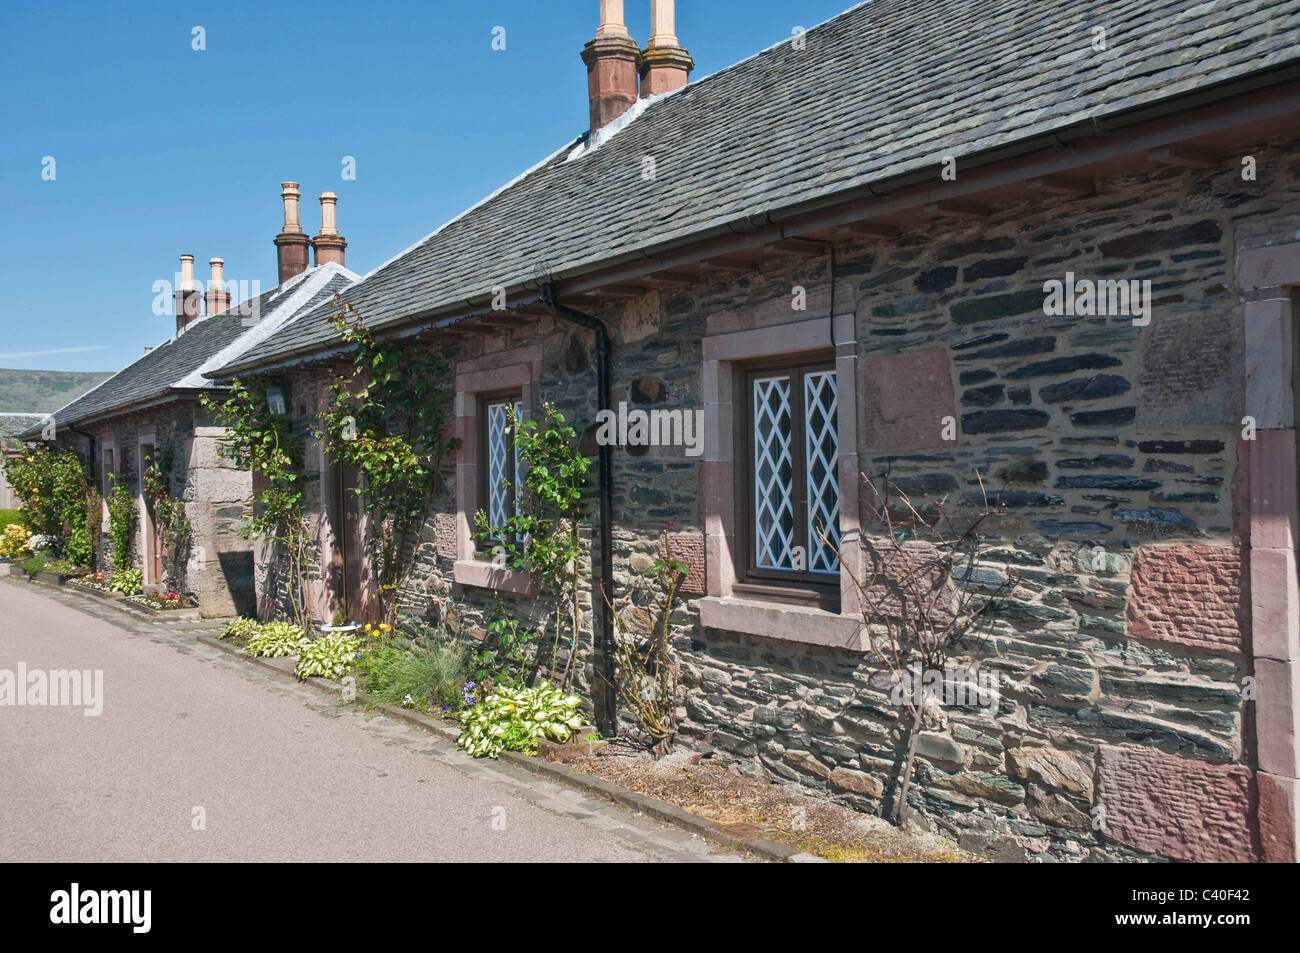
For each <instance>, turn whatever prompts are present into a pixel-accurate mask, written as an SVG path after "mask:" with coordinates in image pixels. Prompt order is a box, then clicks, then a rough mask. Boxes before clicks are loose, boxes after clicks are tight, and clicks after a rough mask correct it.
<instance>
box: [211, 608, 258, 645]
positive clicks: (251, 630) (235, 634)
mask: <svg viewBox="0 0 1300 953" xmlns="http://www.w3.org/2000/svg"><path fill="white" fill-rule="evenodd" d="M259 627H260V623H259V622H258V621H257V620H256V619H250V618H249V617H248V616H242V615H241V616H239V617H238V618H234V619H231V620H230V621H229V622H227V623H226V627H225V628H224V629H223V630H222V632H221V635H219V636H218V638H220V639H224V640H226V641H229V642H233V643H234V644H235V645H247V644H248V640H249V639H251V638H252V637H253V636H254V635H256V634H257V630H258V628H259Z"/></svg>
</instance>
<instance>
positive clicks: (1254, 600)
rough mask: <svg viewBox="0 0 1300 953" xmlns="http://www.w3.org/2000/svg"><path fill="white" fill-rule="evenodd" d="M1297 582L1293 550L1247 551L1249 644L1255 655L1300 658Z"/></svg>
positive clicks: (1286, 659) (1299, 593)
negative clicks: (1248, 556) (1248, 558)
mask: <svg viewBox="0 0 1300 953" xmlns="http://www.w3.org/2000/svg"><path fill="white" fill-rule="evenodd" d="M1297 606H1300V584H1298V583H1297V576H1296V560H1295V552H1294V551H1292V550H1289V549H1252V550H1251V551H1250V647H1251V651H1252V652H1253V653H1254V655H1255V657H1256V658H1270V659H1277V660H1279V661H1283V662H1295V661H1300V618H1298V617H1297V612H1296V607H1297Z"/></svg>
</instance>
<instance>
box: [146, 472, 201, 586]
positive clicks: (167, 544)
mask: <svg viewBox="0 0 1300 953" xmlns="http://www.w3.org/2000/svg"><path fill="white" fill-rule="evenodd" d="M173 459H174V458H173V455H172V451H170V450H163V451H161V452H159V453H156V454H154V456H153V458H152V459H150V460H149V461H148V463H147V464H146V465H145V469H144V476H143V480H144V494H145V497H146V499H148V501H149V506H150V508H151V509H152V510H153V515H154V520H155V521H156V522H157V524H158V529H159V530H160V532H161V535H162V544H163V551H164V553H165V554H166V566H165V568H166V572H167V584H168V586H169V587H170V588H173V589H177V588H179V587H180V581H179V577H180V575H181V572H180V570H181V567H183V566H184V564H185V560H186V558H187V556H188V552H189V545H190V537H191V536H192V534H193V529H192V528H191V526H190V519H189V516H187V515H186V513H185V502H184V500H177V499H173V498H172V461H173Z"/></svg>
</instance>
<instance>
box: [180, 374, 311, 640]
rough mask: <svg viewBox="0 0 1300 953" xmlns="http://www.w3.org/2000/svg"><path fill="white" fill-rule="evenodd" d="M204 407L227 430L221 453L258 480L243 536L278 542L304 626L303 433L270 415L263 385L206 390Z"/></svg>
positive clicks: (285, 419) (295, 609) (291, 594)
mask: <svg viewBox="0 0 1300 953" xmlns="http://www.w3.org/2000/svg"><path fill="white" fill-rule="evenodd" d="M202 403H203V407H204V409H205V410H206V411H208V412H209V413H211V414H212V415H213V416H214V417H215V418H216V419H217V422H218V423H220V424H221V425H222V426H223V427H225V428H226V433H225V436H224V438H223V439H222V443H221V450H222V453H223V454H224V455H225V456H226V458H227V459H229V460H231V461H232V462H233V463H234V464H235V465H236V466H238V467H240V468H241V469H245V470H251V471H252V473H253V475H254V476H255V477H258V478H259V479H260V482H261V485H260V488H257V484H255V490H254V493H253V515H252V517H251V518H250V519H249V520H248V521H246V522H245V523H244V525H243V526H242V527H241V532H242V533H243V535H244V536H245V538H253V539H260V540H264V541H267V542H270V543H272V544H274V545H277V546H279V547H281V549H282V551H283V552H284V554H285V557H286V559H287V561H288V577H289V602H290V605H291V607H292V610H293V615H294V618H295V619H296V620H297V622H298V624H299V626H301V627H302V628H303V629H304V630H305V628H306V626H307V581H306V576H305V567H306V560H307V541H308V530H307V520H306V514H305V503H304V497H303V453H304V445H303V437H302V434H301V433H299V431H298V429H297V428H296V427H295V426H294V424H293V421H292V420H291V418H290V417H289V416H288V415H284V414H273V413H271V411H270V407H269V406H268V404H267V399H266V388H265V387H264V386H263V385H261V384H259V383H252V384H248V385H245V384H243V383H241V382H240V381H235V382H234V383H233V384H232V385H231V388H230V396H229V397H228V398H227V399H226V400H224V401H221V402H217V401H214V400H212V399H211V398H210V397H208V396H207V395H206V394H205V395H204V396H203V398H202Z"/></svg>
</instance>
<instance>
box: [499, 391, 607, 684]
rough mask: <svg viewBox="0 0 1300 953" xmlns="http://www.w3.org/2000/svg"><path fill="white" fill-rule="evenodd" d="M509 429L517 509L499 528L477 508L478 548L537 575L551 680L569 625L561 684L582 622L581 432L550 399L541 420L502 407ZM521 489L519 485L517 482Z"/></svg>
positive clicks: (585, 467) (584, 464)
mask: <svg viewBox="0 0 1300 953" xmlns="http://www.w3.org/2000/svg"><path fill="white" fill-rule="evenodd" d="M506 415H507V427H508V428H509V429H510V430H511V431H512V432H513V433H514V434H515V448H516V450H517V452H518V454H519V460H520V465H521V468H522V469H523V487H522V490H523V493H522V499H521V506H520V507H519V510H518V512H516V513H515V514H514V515H512V516H510V517H508V518H507V519H506V521H505V523H504V524H503V525H501V526H492V525H491V524H490V521H489V520H488V515H487V513H486V512H485V511H483V510H479V511H478V512H477V513H475V514H474V525H475V527H476V532H475V538H476V539H477V540H478V542H479V545H480V548H482V549H484V550H487V549H491V551H492V553H493V558H497V559H503V560H504V561H505V563H506V564H507V565H508V566H509V567H510V568H511V569H515V570H519V571H523V572H530V573H534V574H536V575H538V576H540V577H541V578H542V579H543V580H544V582H545V584H546V586H547V589H548V591H549V592H550V594H551V596H552V597H553V599H554V603H555V609H554V618H553V627H554V646H553V649H552V653H551V678H552V679H555V678H556V664H557V662H558V659H559V648H560V643H561V640H562V638H563V636H564V634H565V629H566V627H567V629H568V637H569V639H568V641H569V653H568V658H567V659H566V660H565V663H564V669H563V670H562V671H561V672H560V673H559V678H558V680H559V683H560V684H561V685H563V686H564V687H565V688H568V687H569V685H570V684H572V680H573V672H574V658H575V655H576V648H577V638H578V628H579V620H580V618H581V613H580V609H579V607H578V562H579V559H580V557H581V556H582V545H581V542H580V538H579V530H580V529H581V526H582V520H583V515H584V512H585V506H584V501H583V497H582V494H583V490H584V488H585V487H586V485H587V474H588V473H589V471H590V470H591V460H590V459H588V458H587V457H585V456H584V455H583V454H582V453H581V451H580V450H579V449H578V434H577V431H576V430H574V428H573V426H572V424H570V423H569V422H568V421H567V420H565V418H564V415H563V414H561V413H560V412H559V411H557V410H556V409H555V407H554V406H553V405H551V404H543V405H542V415H543V421H542V422H541V423H539V422H538V421H536V420H524V421H520V420H517V419H516V418H515V415H514V408H513V407H511V406H507V408H506ZM515 489H516V493H518V491H519V489H520V488H518V487H516V488H515Z"/></svg>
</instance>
